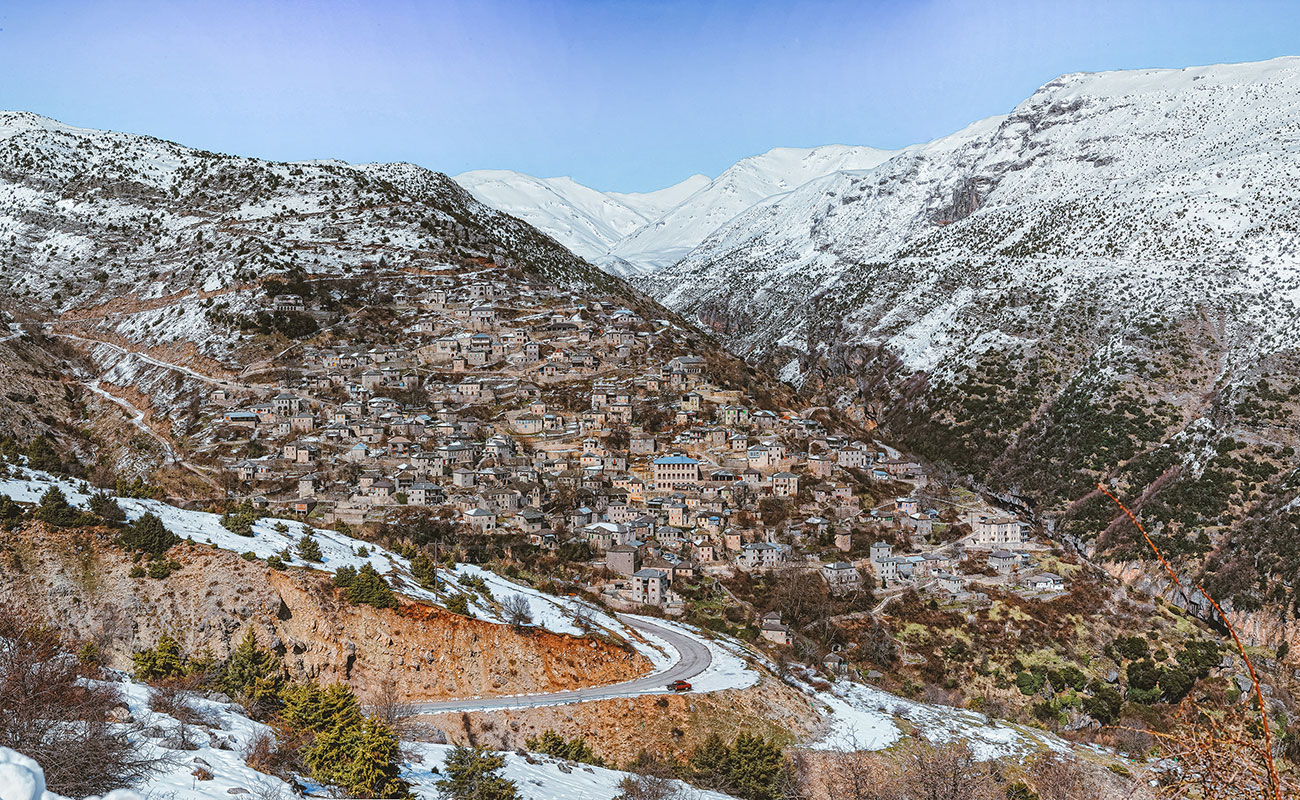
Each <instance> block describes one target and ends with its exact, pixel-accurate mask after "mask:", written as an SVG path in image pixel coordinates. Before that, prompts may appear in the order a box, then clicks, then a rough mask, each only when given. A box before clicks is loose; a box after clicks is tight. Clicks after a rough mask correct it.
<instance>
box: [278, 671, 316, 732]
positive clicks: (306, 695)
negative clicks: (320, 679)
mask: <svg viewBox="0 0 1300 800" xmlns="http://www.w3.org/2000/svg"><path fill="white" fill-rule="evenodd" d="M280 718H281V719H283V720H284V721H285V722H287V723H288V724H289V725H291V726H293V727H294V728H298V729H299V730H304V731H319V730H324V728H325V726H324V719H323V716H322V714H321V689H320V686H318V685H317V684H315V683H311V682H304V683H291V684H289V685H288V686H285V687H284V688H283V689H281V690H280Z"/></svg>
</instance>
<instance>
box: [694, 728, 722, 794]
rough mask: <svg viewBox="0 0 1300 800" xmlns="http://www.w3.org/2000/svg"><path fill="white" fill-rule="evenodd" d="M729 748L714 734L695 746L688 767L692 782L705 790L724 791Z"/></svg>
mask: <svg viewBox="0 0 1300 800" xmlns="http://www.w3.org/2000/svg"><path fill="white" fill-rule="evenodd" d="M730 760H731V748H730V747H727V744H726V742H724V741H722V737H721V736H719V735H718V734H716V733H710V734H709V738H707V739H705V740H704V741H703V742H702V743H700V744H699V745H697V746H696V748H695V750H694V751H693V752H692V753H691V758H690V766H691V775H692V777H693V782H694V783H697V784H699V785H700V786H703V787H704V788H706V789H717V790H719V791H725V790H726V788H727V771H728V766H729V762H730Z"/></svg>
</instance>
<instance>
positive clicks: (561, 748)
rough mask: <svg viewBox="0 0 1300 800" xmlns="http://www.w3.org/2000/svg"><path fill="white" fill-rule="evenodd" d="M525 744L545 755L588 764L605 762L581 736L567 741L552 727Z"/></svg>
mask: <svg viewBox="0 0 1300 800" xmlns="http://www.w3.org/2000/svg"><path fill="white" fill-rule="evenodd" d="M524 744H526V745H527V746H528V749H529V750H532V751H533V752H535V753H541V754H543V755H548V756H555V757H556V758H563V759H567V760H569V761H580V762H583V763H586V764H601V763H603V762H602V761H601V760H600V758H599V757H598V756H597V755H596V753H595V752H594V751H593V750H592V749H591V746H590V745H588V744H587V741H586V740H585V739H583V738H582V737H581V736H576V737H574V738H572V739H570V740H568V741H565V739H564V737H563V736H561V735H560V734H558V733H556V732H555V731H554V730H552V729H550V728H547V729H546V731H545V732H544V733H542V735H541V736H538V737H537V738H535V739H527V740H525V741H524Z"/></svg>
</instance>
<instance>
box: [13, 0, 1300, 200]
mask: <svg viewBox="0 0 1300 800" xmlns="http://www.w3.org/2000/svg"><path fill="white" fill-rule="evenodd" d="M1296 54H1300V3H1294V2H1251V1H1250V0H1235V1H1234V2H1232V3H1226V2H1221V0H1220V1H1218V2H1200V1H1199V0H1128V1H1127V2H1106V0H1091V1H1090V2H1073V1H1072V0H1036V1H1035V2H1016V1H1015V0H984V1H983V2H978V1H976V2H964V1H962V0H934V1H933V2H885V1H881V2H873V1H872V0H858V2H844V1H843V0H817V1H815V2H814V1H812V0H784V1H783V2H767V0H754V1H753V2H739V1H738V0H680V1H679V0H627V1H626V2H616V1H611V2H583V1H581V0H563V1H559V0H556V1H555V2H550V1H548V0H514V1H513V2H506V1H505V0H468V1H467V2H460V0H448V1H447V2H410V1H409V0H353V1H351V2H349V1H348V0H310V2H307V1H302V2H299V1H297V0H281V1H279V2H275V1H274V0H259V1H257V2H245V1H244V0H224V1H223V2H187V0H169V2H114V1H113V0H82V2H61V1H60V0H42V2H27V1H26V0H0V108H5V109H19V110H26V111H34V112H36V113H39V114H44V115H46V116H50V117H54V118H56V119H59V120H61V121H63V122H67V123H70V124H73V125H81V126H85V127H92V128H108V129H113V130H121V131H130V132H136V133H147V134H150V135H153V136H159V137H162V138H165V139H171V140H174V141H177V142H180V143H182V144H186V145H191V146H194V147H201V148H204V149H207V150H213V151H217V152H224V153H235V154H239V155H247V156H256V157H261V158H270V159H277V160H299V159H309V158H341V159H344V160H346V161H351V162H367V161H411V162H414V163H416V164H420V165H422V166H425V167H429V168H431V169H436V170H440V171H443V172H447V173H449V174H453V175H454V174H457V173H459V172H462V171H465V170H469V169H480V168H499V169H515V170H519V171H521V172H526V173H529V174H532V175H538V176H542V177H552V176H558V175H568V176H571V177H573V178H574V179H575V180H577V181H579V182H581V183H584V184H586V185H589V186H593V187H595V188H598V189H603V190H611V191H650V190H653V189H657V188H661V187H664V186H667V185H670V184H672V183H675V182H677V181H679V180H681V179H683V178H685V177H687V176H689V175H691V174H694V173H703V174H705V175H709V176H715V175H717V174H718V173H719V172H721V171H722V170H723V169H725V168H726V167H728V166H729V165H731V164H732V163H734V162H735V161H737V160H738V159H740V158H743V157H745V156H748V155H753V154H755V153H760V152H763V151H765V150H768V149H770V148H772V147H777V146H793V147H810V146H815V145H821V144H831V143H841V144H862V145H873V146H876V147H884V148H895V147H901V146H905V145H908V144H914V143H917V142H923V141H928V140H930V139H934V138H936V137H939V136H942V135H945V134H948V133H951V132H953V131H956V130H959V129H961V128H962V127H964V126H966V125H967V124H969V123H970V122H973V121H975V120H977V119H982V118H984V117H988V116H992V115H994V114H1003V113H1006V112H1008V111H1010V110H1011V109H1013V108H1014V107H1015V106H1016V104H1017V103H1019V102H1020V101H1021V100H1023V99H1025V98H1026V97H1028V96H1029V95H1030V94H1032V93H1033V91H1034V90H1035V89H1036V88H1037V87H1038V86H1040V85H1042V84H1044V83H1046V82H1047V81H1049V80H1051V79H1052V78H1054V77H1056V76H1057V75H1060V74H1063V73H1067V72H1078V71H1095V70H1108V69H1133V68H1148V67H1183V66H1191V65H1199V64H1210V63H1221V62H1235V61H1256V60H1261V59H1266V58H1273V57H1276V56H1282V55H1296Z"/></svg>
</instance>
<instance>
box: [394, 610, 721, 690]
mask: <svg viewBox="0 0 1300 800" xmlns="http://www.w3.org/2000/svg"><path fill="white" fill-rule="evenodd" d="M619 619H621V620H622V621H623V622H624V623H626V624H627V625H629V626H631V627H633V628H636V629H637V630H640V631H643V632H645V633H647V634H649V635H651V636H654V637H656V638H659V639H662V640H663V641H665V642H667V643H668V644H669V645H671V646H672V647H674V648H676V649H677V653H678V659H677V662H676V663H675V664H673V665H672V666H671V667H668V668H667V669H665V670H663V671H662V672H652V673H650V674H649V675H646V676H644V677H641V678H635V679H633V680H630V681H624V682H623V683H612V684H607V685H605V686H592V687H590V688H586V689H573V690H570V691H567V692H553V693H551V694H535V695H524V696H518V695H517V696H514V697H483V698H470V699H463V700H436V701H433V702H428V703H414V704H413V705H412V709H413V710H414V711H415V713H417V714H443V713H447V712H459V711H493V710H497V709H502V708H537V707H539V706H558V705H564V704H565V703H580V702H584V701H588V700H609V699H612V698H616V697H634V696H636V695H642V694H654V693H657V692H663V691H664V690H665V687H666V686H667V685H668V684H669V683H671V682H673V681H675V680H678V679H682V680H690V679H691V678H693V677H695V676H696V675H699V674H700V673H701V672H703V671H704V670H706V669H708V668H709V665H710V664H711V663H713V655H712V654H711V653H710V652H709V648H707V647H705V646H704V645H703V644H701V643H700V642H698V641H696V640H695V639H692V638H691V637H689V636H686V635H684V634H681V633H678V632H677V631H675V630H672V629H670V628H665V627H662V626H659V625H655V624H653V623H650V622H646V621H645V620H640V619H633V618H631V617H626V616H622V615H619Z"/></svg>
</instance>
